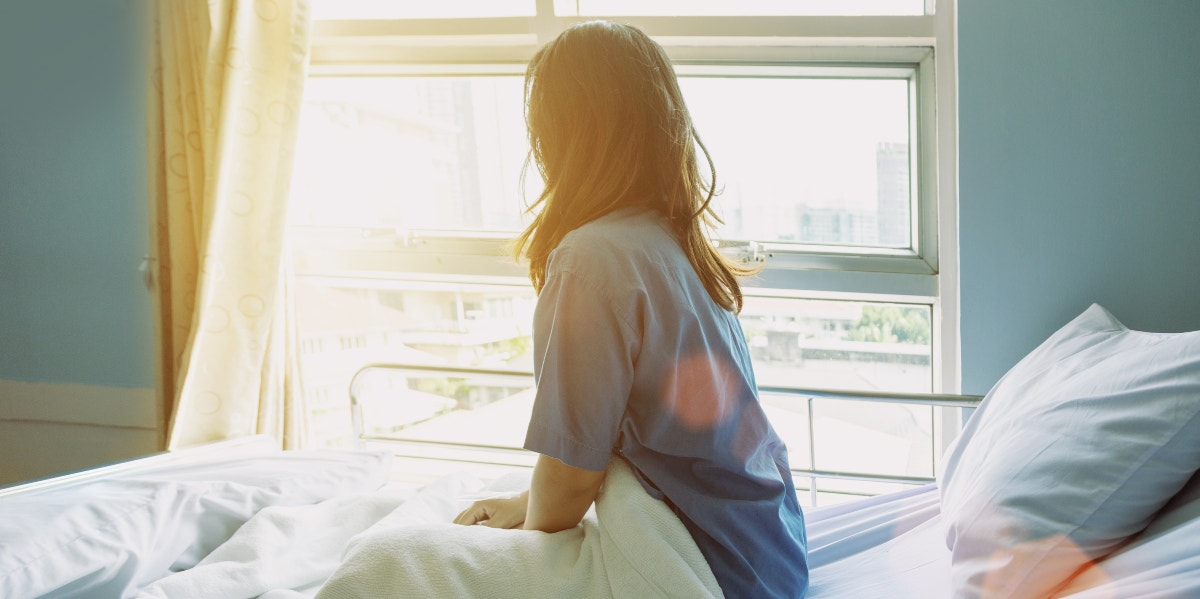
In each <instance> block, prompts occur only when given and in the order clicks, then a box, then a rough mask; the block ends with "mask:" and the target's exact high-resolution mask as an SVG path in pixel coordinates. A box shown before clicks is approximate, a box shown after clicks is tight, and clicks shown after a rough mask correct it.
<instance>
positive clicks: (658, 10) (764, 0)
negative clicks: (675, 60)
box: [577, 0, 925, 17]
mask: <svg viewBox="0 0 1200 599" xmlns="http://www.w3.org/2000/svg"><path fill="white" fill-rule="evenodd" d="M577 5H578V8H579V14H580V15H583V16H618V15H619V16H664V17H684V16H779V15H923V14H925V0H578V2H577Z"/></svg>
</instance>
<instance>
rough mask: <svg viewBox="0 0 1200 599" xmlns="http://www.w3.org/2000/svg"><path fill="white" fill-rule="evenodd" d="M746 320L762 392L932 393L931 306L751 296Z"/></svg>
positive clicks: (745, 323)
mask: <svg viewBox="0 0 1200 599" xmlns="http://www.w3.org/2000/svg"><path fill="white" fill-rule="evenodd" d="M740 318H741V322H742V329H743V330H744V331H745V333H746V341H747V343H749V345H750V355H751V358H752V359H753V361H754V373H755V378H756V379H757V381H758V384H759V385H760V386H763V387H801V388H807V389H842V390H851V391H879V390H882V391H889V392H896V393H929V392H931V391H932V385H933V369H932V367H931V363H932V349H931V346H930V339H932V337H933V335H932V330H933V329H932V326H931V324H930V322H931V320H930V307H929V306H921V305H902V304H881V303H868V302H852V301H825V300H803V299H792V298H775V297H761V296H747V297H746V300H745V307H744V308H743V309H742V313H741V315H740Z"/></svg>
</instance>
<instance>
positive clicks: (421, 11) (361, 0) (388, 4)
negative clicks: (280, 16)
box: [312, 0, 536, 21]
mask: <svg viewBox="0 0 1200 599" xmlns="http://www.w3.org/2000/svg"><path fill="white" fill-rule="evenodd" d="M535 5H536V4H535V0H438V1H437V2H397V1H396V0H315V1H314V2H313V7H312V16H313V19H316V20H318V21H320V20H333V19H422V18H446V19H449V18H458V17H531V16H533V15H534V14H536V13H535Z"/></svg>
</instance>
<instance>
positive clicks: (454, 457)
mask: <svg viewBox="0 0 1200 599" xmlns="http://www.w3.org/2000/svg"><path fill="white" fill-rule="evenodd" d="M375 371H391V372H396V373H401V374H403V375H405V376H407V377H410V378H415V377H431V378H432V377H448V378H471V379H472V380H473V381H474V382H476V383H478V382H480V381H483V382H487V383H491V384H494V385H499V386H528V387H531V388H532V387H533V386H534V382H533V373H532V372H529V371H521V370H498V369H481V368H461V367H451V366H429V365H422V364H402V363H373V364H368V365H366V366H363V367H362V368H360V369H359V370H358V371H357V372H356V373H355V374H354V377H353V378H352V379H351V381H350V414H351V420H352V425H353V431H354V442H355V444H356V445H357V446H358V447H360V448H362V447H364V446H365V444H366V443H367V442H374V443H385V444H388V445H390V446H392V447H394V452H395V454H396V455H397V456H401V457H413V458H421V459H428V460H445V461H452V462H466V463H474V464H487V465H501V466H532V465H533V463H534V459H535V457H534V456H533V454H532V453H531V452H529V451H527V450H525V449H522V448H519V447H506V446H496V445H486V444H472V443H453V442H441V441H428V440H419V439H406V438H404V437H403V436H391V435H376V434H367V433H366V427H365V423H364V420H363V418H364V416H363V404H364V398H363V396H362V392H363V388H362V385H363V380H364V379H365V378H366V377H367V375H368V374H369V373H371V372H375ZM514 383H515V384H514ZM758 391H759V394H760V396H761V395H766V394H770V395H788V396H796V397H799V398H803V399H804V403H805V415H806V416H807V422H808V440H809V447H808V451H809V458H810V463H809V467H808V468H797V467H795V466H794V465H793V467H792V475H793V477H795V478H797V479H808V480H809V485H808V487H809V488H808V492H809V493H810V494H811V495H812V499H813V501H814V504H815V501H816V495H817V492H818V486H817V480H818V479H830V480H849V481H862V482H869V483H890V484H899V485H909V486H916V485H923V484H928V483H932V482H934V481H935V480H936V479H935V477H934V476H900V475H889V474H877V473H870V472H847V471H837V470H827V469H820V468H817V467H816V462H817V460H816V455H817V452H816V444H815V439H816V434H815V433H816V430H815V424H814V423H815V418H814V401H815V400H821V399H832V400H847V401H858V402H867V403H884V404H898V405H908V406H929V407H935V408H936V407H941V408H964V409H971V408H975V407H977V406H978V405H979V402H980V401H982V399H983V398H982V397H981V396H978V395H957V394H939V393H888V392H881V391H842V390H834V389H807V388H801V387H786V386H761V387H759V389H758ZM931 446H932V447H931V451H932V452H934V453H935V454H936V452H937V447H936V442H933V441H932V440H931ZM935 458H936V455H935ZM935 463H936V459H935Z"/></svg>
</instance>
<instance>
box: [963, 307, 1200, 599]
mask: <svg viewBox="0 0 1200 599" xmlns="http://www.w3.org/2000/svg"><path fill="white" fill-rule="evenodd" d="M945 463H946V467H945V470H944V471H943V473H942V475H941V477H940V480H939V486H940V488H941V494H942V519H943V522H944V524H945V526H946V544H947V546H948V547H949V548H950V549H951V551H952V561H951V572H952V578H953V580H952V582H953V588H954V589H955V596H956V597H970V598H993V597H995V598H1003V597H1016V598H1021V599H1026V598H1031V597H1046V596H1047V595H1049V594H1051V593H1052V592H1054V591H1055V590H1056V589H1057V588H1059V587H1061V586H1062V585H1064V584H1065V583H1066V582H1067V581H1068V580H1069V579H1070V577H1071V575H1072V574H1074V573H1075V572H1077V571H1078V570H1080V569H1081V568H1083V567H1085V566H1087V565H1088V564H1090V563H1092V562H1093V561H1094V560H1096V559H1099V558H1101V557H1103V556H1104V555H1106V554H1108V553H1109V552H1111V551H1112V550H1113V549H1115V548H1116V547H1117V546H1118V545H1119V544H1120V543H1121V542H1122V541H1124V540H1125V539H1127V538H1129V537H1131V536H1133V535H1135V534H1137V533H1138V532H1139V531H1141V530H1142V529H1143V528H1145V527H1146V525H1147V524H1148V523H1149V522H1150V520H1151V519H1152V518H1153V516H1154V514H1155V512H1156V511H1158V510H1159V509H1160V508H1161V507H1162V506H1163V505H1164V504H1165V503H1166V502H1167V501H1168V500H1170V499H1171V497H1172V496H1173V495H1175V494H1176V492H1178V491H1179V489H1180V488H1181V487H1182V486H1183V485H1184V483H1186V482H1187V480H1188V479H1189V478H1190V477H1191V476H1192V473H1193V472H1195V471H1196V469H1197V467H1198V466H1200V331H1197V332H1191V333H1145V332H1139V331H1131V330H1129V329H1127V328H1125V327H1124V326H1123V325H1122V324H1121V323H1120V322H1118V321H1117V320H1116V319H1115V318H1113V316H1112V315H1111V314H1109V313H1108V311H1106V310H1105V309H1104V308H1102V307H1100V306H1098V305H1092V306H1091V307H1090V308H1088V309H1087V310H1086V311H1085V312H1084V313H1083V314H1081V315H1080V316H1079V317H1077V318H1075V320H1073V321H1071V322H1070V323H1068V324H1067V325H1066V326H1064V327H1063V328H1062V329H1060V330H1059V331H1058V332H1056V333H1054V335H1052V336H1051V337H1050V338H1049V339H1047V340H1046V341H1045V342H1044V343H1042V344H1041V345H1040V346H1039V347H1038V348H1037V349H1035V350H1034V351H1033V352H1032V353H1030V354H1029V355H1028V356H1026V357H1025V358H1024V359H1022V360H1021V361H1020V362H1019V363H1018V364H1017V365H1016V366H1014V367H1013V368H1012V370H1010V371H1009V372H1008V373H1007V374H1005V375H1004V377H1003V378H1002V379H1001V380H1000V381H999V382H998V383H996V386H995V387H993V388H992V390H991V391H990V392H989V393H988V395H987V397H985V398H984V400H983V403H982V404H981V405H980V407H979V409H978V410H976V412H975V414H974V415H973V416H972V418H971V420H970V421H969V422H968V423H967V426H966V428H965V430H964V431H963V434H962V436H961V437H960V438H959V440H958V441H956V443H955V445H954V446H953V447H952V448H951V450H950V452H949V454H948V456H947V458H946V462H945Z"/></svg>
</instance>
